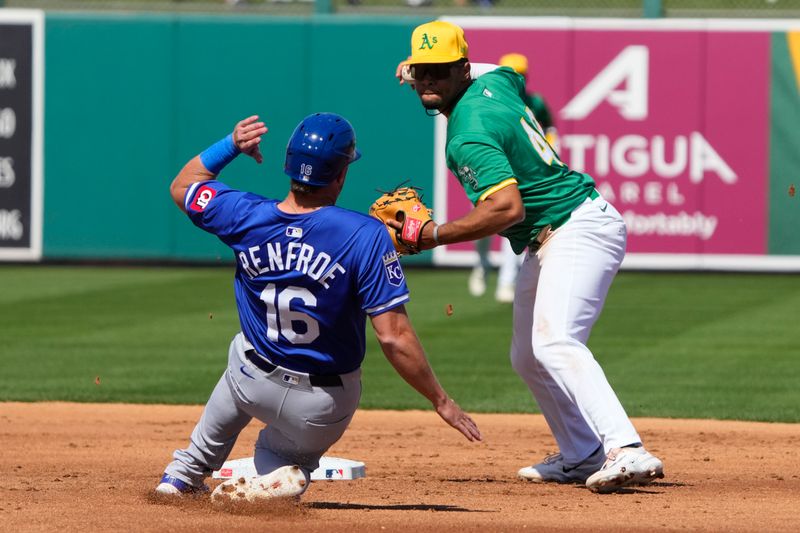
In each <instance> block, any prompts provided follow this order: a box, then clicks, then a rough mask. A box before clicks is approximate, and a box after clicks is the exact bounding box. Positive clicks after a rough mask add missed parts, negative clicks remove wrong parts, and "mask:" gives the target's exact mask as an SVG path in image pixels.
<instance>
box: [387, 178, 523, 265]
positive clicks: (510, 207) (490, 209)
mask: <svg viewBox="0 0 800 533" xmlns="http://www.w3.org/2000/svg"><path fill="white" fill-rule="evenodd" d="M523 220H525V206H523V205H522V196H520V193H519V189H518V188H517V186H516V185H514V184H510V185H507V186H505V187H503V188H502V189H500V190H498V191H495V192H494V193H492V194H491V195H489V196H487V197H486V198H485V199H484V200H483V201H482V202H480V203H479V204H478V205H476V206H475V208H474V209H473V210H472V211H470V212H469V213H467V214H466V215H464V216H463V217H461V218H457V219H455V220H451V221H449V222H446V223H444V224H439V225H436V224H426V225H425V227H424V228H423V229H422V236H421V238H420V242H419V247H420V249H421V250H427V249H429V248H435V247H436V246H439V245H440V244H450V243H454V242H464V241H474V240H476V239H480V238H482V237H488V236H489V235H494V234H496V233H498V232H500V231H503V230H504V229H506V228H508V227H510V226H513V225H514V224H517V223H518V222H522V221H523ZM386 224H387V225H388V226H391V227H393V228H395V229H397V230H400V229H402V227H403V225H402V223H400V222H397V221H396V220H387V221H386Z"/></svg>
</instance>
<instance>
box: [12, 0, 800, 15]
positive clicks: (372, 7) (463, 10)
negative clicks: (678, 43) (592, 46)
mask: <svg viewBox="0 0 800 533" xmlns="http://www.w3.org/2000/svg"><path fill="white" fill-rule="evenodd" d="M1 5H5V6H6V7H24V8H37V9H46V10H58V11H72V10H82V11H174V12H195V13H203V12H206V13H230V14H240V15H242V14H244V15H246V14H249V13H261V14H269V15H307V14H311V13H314V12H330V11H333V12H335V13H342V14H365V15H369V14H374V15H380V14H404V15H414V16H430V17H431V18H435V17H438V16H442V15H451V16H453V15H498V16H502V15H506V16H508V15H527V16H577V17H642V16H665V17H736V18H776V17H781V18H800V0H599V1H597V0H0V6H1Z"/></svg>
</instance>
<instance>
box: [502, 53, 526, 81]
mask: <svg viewBox="0 0 800 533" xmlns="http://www.w3.org/2000/svg"><path fill="white" fill-rule="evenodd" d="M500 66H501V67H511V68H513V69H514V72H516V73H517V74H522V75H523V76H524V75H526V74H527V73H528V58H527V57H525V56H524V55H522V54H506V55H504V56H503V57H501V58H500Z"/></svg>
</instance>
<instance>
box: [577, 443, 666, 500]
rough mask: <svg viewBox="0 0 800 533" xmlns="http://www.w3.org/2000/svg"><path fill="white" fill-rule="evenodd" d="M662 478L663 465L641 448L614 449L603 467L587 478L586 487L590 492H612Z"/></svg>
mask: <svg viewBox="0 0 800 533" xmlns="http://www.w3.org/2000/svg"><path fill="white" fill-rule="evenodd" d="M662 477H664V464H663V463H662V462H661V460H660V459H659V458H658V457H656V456H655V455H653V454H651V453H650V452H648V451H647V450H645V449H644V448H643V447H641V446H639V447H637V448H614V449H613V450H611V451H610V452H608V459H606V462H605V463H604V464H603V467H602V468H601V469H600V470H598V471H597V472H595V473H594V474H592V475H591V476H589V479H587V480H586V487H587V488H588V489H589V490H591V491H592V492H601V493H607V492H614V491H616V490H618V489H620V488H622V487H627V486H630V485H646V484H648V483H650V482H651V481H653V480H654V479H660V478H662Z"/></svg>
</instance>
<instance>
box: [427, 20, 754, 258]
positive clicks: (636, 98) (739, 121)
mask: <svg viewBox="0 0 800 533" xmlns="http://www.w3.org/2000/svg"><path fill="white" fill-rule="evenodd" d="M465 31H466V37H467V40H468V42H469V45H470V59H471V60H472V61H473V62H481V63H497V62H498V59H499V57H500V56H501V55H503V54H506V53H509V52H517V53H521V54H524V55H525V56H527V58H528V61H529V76H528V89H529V90H530V91H536V92H538V93H540V94H541V95H542V96H543V97H544V99H545V100H546V102H547V103H548V106H549V107H550V110H551V114H552V115H553V117H554V119H555V121H556V127H557V128H558V132H559V136H560V146H559V148H558V151H559V155H560V157H561V159H562V160H564V161H565V162H566V163H567V164H568V165H569V166H570V167H571V168H574V169H576V170H580V171H583V172H586V173H588V174H590V175H591V176H592V177H593V178H594V179H595V182H596V183H597V188H598V190H599V191H600V192H601V193H602V194H603V195H604V196H605V197H606V198H607V199H608V200H609V201H611V202H612V203H613V204H614V205H615V206H616V207H617V209H618V210H619V211H620V213H622V214H623V216H624V218H625V221H626V223H627V225H628V231H629V240H628V252H629V253H644V254H653V253H659V254H757V255H758V254H765V253H766V252H767V250H766V247H767V242H766V241H767V209H768V206H767V191H768V144H769V129H768V128H769V124H768V106H769V74H770V73H769V54H770V34H769V33H768V32H746V31H704V30H691V29H685V30H676V31H665V30H661V31H650V30H648V31H644V30H613V29H597V30H592V29H580V30H578V29H503V28H489V27H485V26H484V27H480V28H470V27H468V26H465ZM438 149H443V146H440V147H438ZM440 160H443V158H440ZM440 175H441V176H446V178H445V181H446V184H443V187H442V184H440V189H439V190H442V189H443V188H446V191H447V194H446V198H447V218H448V219H452V218H456V217H458V216H461V215H463V214H465V213H466V212H467V211H468V210H469V209H470V208H471V205H470V204H469V203H468V201H467V200H466V197H465V195H464V193H463V191H462V190H461V187H460V186H459V184H458V182H457V180H456V179H455V178H454V177H453V176H451V175H450V174H449V172H443V173H442V172H440ZM495 245H497V243H495ZM452 249H453V250H464V251H467V250H471V249H472V247H471V245H470V244H465V245H463V246H462V245H458V246H456V247H453V248H452Z"/></svg>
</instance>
